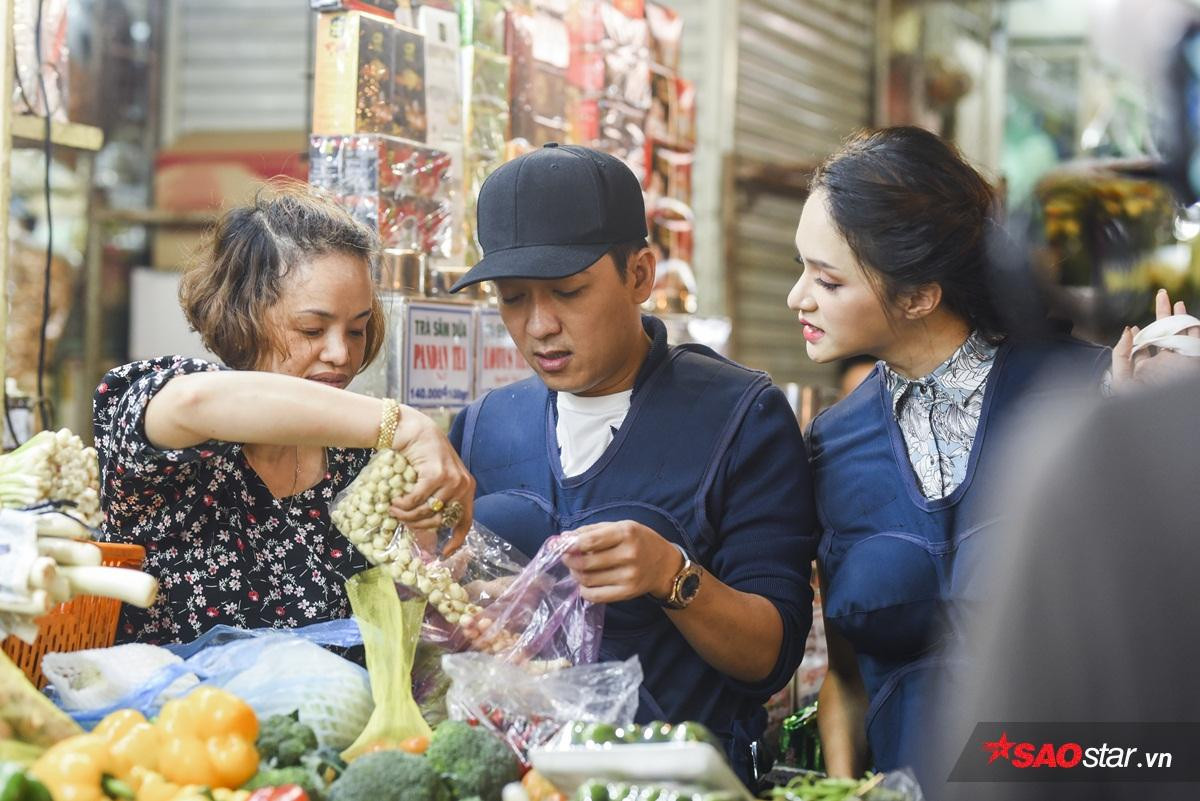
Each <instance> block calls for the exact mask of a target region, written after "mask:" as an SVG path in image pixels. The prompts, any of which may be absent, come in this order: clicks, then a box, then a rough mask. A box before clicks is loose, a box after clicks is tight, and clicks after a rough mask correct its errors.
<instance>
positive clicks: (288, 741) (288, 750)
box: [255, 710, 317, 768]
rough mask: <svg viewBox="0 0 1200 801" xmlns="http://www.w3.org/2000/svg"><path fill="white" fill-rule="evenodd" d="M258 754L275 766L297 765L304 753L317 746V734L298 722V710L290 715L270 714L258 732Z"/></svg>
mask: <svg viewBox="0 0 1200 801" xmlns="http://www.w3.org/2000/svg"><path fill="white" fill-rule="evenodd" d="M255 745H256V746H257V747H258V754H259V756H260V757H262V760H263V761H264V762H266V763H267V764H269V765H272V766H274V767H277V768H287V767H292V766H293V765H299V764H300V761H301V759H302V758H303V757H304V755H305V754H307V753H309V752H310V751H313V750H315V749H316V747H317V735H316V732H314V731H313V730H312V728H311V727H310V726H306V725H304V724H303V723H301V722H300V711H299V710H297V711H295V712H293V713H292V714H290V715H272V716H271V717H269V718H267V719H266V722H264V723H263V725H262V728H261V729H260V730H259V733H258V742H256V743H255Z"/></svg>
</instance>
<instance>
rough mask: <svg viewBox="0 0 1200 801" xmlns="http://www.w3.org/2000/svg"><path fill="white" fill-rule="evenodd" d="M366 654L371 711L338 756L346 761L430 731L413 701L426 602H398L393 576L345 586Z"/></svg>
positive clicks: (376, 575)
mask: <svg viewBox="0 0 1200 801" xmlns="http://www.w3.org/2000/svg"><path fill="white" fill-rule="evenodd" d="M346 594H347V595H348V596H349V598H350V606H351V608H352V609H353V610H354V616H355V617H356V618H357V620H358V625H359V629H360V630H361V631H362V635H363V646H364V647H365V648H366V652H367V672H368V674H369V675H370V676H371V691H372V694H373V695H374V697H375V711H374V712H373V713H372V714H371V719H370V720H368V721H367V725H366V726H365V727H364V728H363V730H362V732H361V733H360V734H359V736H358V739H356V740H355V741H354V743H353V744H352V745H351V746H350V747H349V748H347V749H346V750H345V751H344V752H342V758H343V759H345V760H347V761H349V760H352V759H354V758H355V757H357V756H360V755H362V754H363V753H365V752H367V751H368V750H369V749H370V748H371V747H373V746H375V745H377V744H380V743H385V744H391V745H398V744H399V743H400V742H402V741H404V740H407V739H409V738H412V737H429V736H430V735H431V734H432V733H433V732H432V730H431V729H430V728H429V724H428V723H426V722H425V720H424V718H422V717H421V710H420V708H419V707H418V706H417V702H416V700H414V698H413V692H412V686H413V682H412V666H413V658H414V657H415V655H416V651H417V640H418V638H419V637H420V633H421V620H422V618H424V616H425V600H424V599H422V598H417V599H413V600H409V601H404V602H401V601H400V596H399V595H398V594H397V593H396V586H395V585H394V584H393V583H392V580H391V577H390V576H388V575H387V573H385V572H384V571H382V570H379V569H374V570H368V571H365V572H363V573H359V574H358V575H357V576H355V577H354V578H352V579H350V581H348V582H346Z"/></svg>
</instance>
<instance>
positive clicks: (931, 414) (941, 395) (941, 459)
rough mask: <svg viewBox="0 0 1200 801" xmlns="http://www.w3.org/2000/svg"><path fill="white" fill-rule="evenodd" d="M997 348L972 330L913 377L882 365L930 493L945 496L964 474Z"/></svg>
mask: <svg viewBox="0 0 1200 801" xmlns="http://www.w3.org/2000/svg"><path fill="white" fill-rule="evenodd" d="M996 350H997V346H996V345H994V344H992V343H991V342H989V341H988V340H987V339H986V338H984V337H983V336H982V335H981V334H979V333H978V332H973V333H972V334H971V335H970V336H969V337H967V341H966V342H964V343H963V344H962V345H961V346H960V347H959V348H958V350H956V351H955V352H954V353H953V355H951V356H950V358H949V359H947V360H946V361H944V362H942V364H941V365H939V366H938V368H937V369H935V370H934V371H933V372H932V373H930V374H929V375H927V376H924V377H922V378H915V379H912V380H909V379H907V378H904V377H903V376H902V375H900V374H899V373H896V372H894V371H893V370H892V369H891V368H889V367H886V366H885V368H884V375H885V376H886V378H887V388H888V392H889V394H890V395H891V398H892V411H893V412H894V413H895V415H896V421H897V422H898V423H899V425H900V431H901V433H903V434H904V444H905V447H906V448H907V450H908V460H909V462H910V463H911V464H912V468H913V472H914V473H915V474H916V476H917V483H918V484H920V485H921V492H922V493H923V494H924V495H925V497H926V498H934V499H936V498H945V497H946V496H947V495H949V494H950V493H952V492H954V490H955V489H957V488H958V485H959V484H961V483H962V482H963V479H964V478H966V475H967V464H968V462H969V461H970V458H971V446H972V445H973V444H974V443H975V432H976V430H977V429H978V428H979V416H980V414H981V412H982V410H983V394H984V389H985V388H986V386H987V377H988V374H989V373H991V371H992V365H993V364H994V363H995V361H996Z"/></svg>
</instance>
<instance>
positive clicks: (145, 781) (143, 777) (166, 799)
mask: <svg viewBox="0 0 1200 801" xmlns="http://www.w3.org/2000/svg"><path fill="white" fill-rule="evenodd" d="M129 786H130V787H132V788H133V792H134V795H135V796H136V798H137V801H174V800H175V799H176V798H177V797H178V796H179V795H181V794H182V792H183V788H182V787H180V786H179V785H178V784H175V783H174V782H169V781H167V780H166V779H164V778H163V777H162V776H160V775H159V774H157V773H155V772H154V771H152V770H147V769H146V768H143V767H140V766H134V768H133V769H132V770H131V771H130V774H129Z"/></svg>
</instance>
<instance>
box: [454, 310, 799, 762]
mask: <svg viewBox="0 0 1200 801" xmlns="http://www.w3.org/2000/svg"><path fill="white" fill-rule="evenodd" d="M643 325H644V326H645V328H646V331H647V333H648V334H650V336H651V337H652V339H653V345H652V347H651V350H650V354H649V356H648V357H647V359H646V362H645V364H644V365H643V366H642V368H641V370H640V372H639V374H638V376H637V379H636V382H635V384H634V389H633V395H632V399H631V405H630V409H629V414H628V415H627V417H626V418H625V421H624V423H623V424H622V425H621V427H620V429H619V430H618V431H617V432H616V435H615V437H614V439H613V441H612V443H611V444H610V445H609V447H608V449H607V450H606V451H605V452H604V454H603V455H602V456H601V457H600V459H599V461H598V462H597V463H596V464H595V465H594V466H593V467H591V468H590V469H589V470H587V471H586V472H585V473H583V474H582V475H579V476H574V477H571V478H565V477H564V476H563V473H562V466H561V463H560V460H559V454H558V445H557V438H556V434H555V425H556V419H555V403H554V393H552V392H550V391H549V390H548V389H547V388H546V386H545V384H544V383H542V381H541V380H540V379H539V378H537V377H536V376H535V377H533V378H529V379H526V380H524V381H521V382H519V383H516V384H513V385H510V386H508V387H504V388H501V389H497V390H493V391H492V392H489V393H488V394H487V395H485V396H483V397H482V398H480V399H479V400H478V401H476V402H475V403H474V404H473V405H472V406H471V407H469V408H468V409H467V410H466V411H465V412H464V413H463V414H460V415H459V417H458V419H457V420H456V421H455V424H454V427H453V430H452V431H451V441H452V442H453V443H454V445H455V447H456V448H457V449H458V451H459V453H460V455H461V456H462V459H463V461H464V463H465V464H466V466H467V468H468V469H469V470H470V471H471V473H472V474H473V475H474V476H475V479H476V481H477V482H478V489H477V500H476V505H475V516H476V519H477V520H479V521H480V522H481V523H482V524H483V525H485V526H487V527H488V528H490V529H491V530H492V531H494V532H496V533H497V534H499V535H500V536H501V537H503V538H505V539H506V540H508V541H509V542H511V543H513V544H514V545H516V546H517V547H518V548H520V549H521V550H522V551H524V552H525V553H527V554H532V553H534V552H536V551H537V549H538V547H539V546H540V545H541V543H542V542H543V541H544V540H545V539H546V538H547V537H549V536H551V535H554V534H557V533H559V532H562V531H567V530H571V529H574V528H577V527H579V526H582V525H586V524H588V523H596V522H611V521H618V520H634V521H637V522H639V523H642V524H644V525H646V526H649V527H650V528H652V529H654V530H655V531H656V532H658V533H659V534H660V535H662V536H663V537H665V538H666V539H668V540H670V541H672V542H675V543H678V544H680V545H682V546H683V547H684V548H685V549H686V550H687V551H688V553H689V554H690V555H691V556H692V558H693V559H694V560H696V561H697V562H698V563H699V564H701V565H703V566H704V568H705V569H706V570H707V571H708V572H710V573H711V574H712V575H715V576H716V577H718V578H719V579H720V580H721V581H723V582H724V583H725V584H728V585H729V586H731V587H734V588H735V589H738V590H742V591H744V592H749V593H754V594H757V595H761V596H764V597H765V598H767V599H768V600H770V601H771V602H772V603H773V604H774V605H775V607H776V608H777V609H778V610H779V614H780V616H781V618H782V620H783V631H784V636H783V647H782V650H781V652H780V654H779V658H778V659H777V661H776V665H775V668H774V669H773V670H772V671H771V675H770V676H768V677H767V678H766V679H765V680H763V681H761V682H757V683H755V684H746V683H744V682H739V681H735V680H734V679H732V678H729V677H728V676H725V675H722V674H721V673H719V672H717V671H716V670H715V669H714V668H712V667H711V666H710V665H708V664H707V663H706V662H705V661H704V660H703V659H701V657H700V656H699V654H697V653H696V651H695V650H693V649H692V647H691V646H690V645H689V644H688V643H687V641H686V640H685V639H684V638H683V636H682V635H681V634H680V633H679V631H678V630H677V629H676V628H675V626H674V625H673V624H672V623H671V622H670V620H669V619H668V618H667V616H666V615H665V614H664V612H663V610H662V608H661V607H659V606H658V605H657V604H656V603H655V602H654V601H653V600H651V599H649V598H639V599H634V600H630V601H624V602H621V603H616V604H610V605H609V606H608V607H607V609H606V611H605V624H604V636H603V640H602V643H601V654H602V658H603V659H624V658H627V657H629V656H631V655H633V654H637V656H638V657H639V659H640V660H641V663H642V669H643V671H644V674H645V680H644V682H643V685H642V688H641V692H640V705H639V708H638V715H637V717H638V720H639V721H640V722H648V721H650V720H654V719H662V720H668V721H674V722H678V721H682V720H696V721H700V722H703V723H705V724H706V725H708V726H709V728H711V729H712V730H713V731H714V733H715V734H717V736H719V737H721V738H722V739H723V741H724V742H726V744H727V747H728V748H729V750H730V756H731V758H732V759H733V762H734V766H735V768H736V769H738V770H739V771H740V772H741V773H742V775H743V776H746V775H748V760H747V758H746V751H748V745H749V742H750V741H752V740H754V739H757V737H758V736H760V735H761V733H762V729H763V726H764V723H765V716H764V714H763V710H762V704H763V702H764V701H765V700H766V699H767V698H768V697H769V696H770V695H771V694H772V693H774V692H776V691H777V690H779V689H780V688H782V687H784V686H785V685H786V684H787V682H788V680H789V679H790V678H791V676H792V674H793V673H794V671H795V670H796V667H797V666H798V665H799V663H800V660H801V658H802V657H803V655H804V643H805V639H806V637H807V635H808V630H809V626H810V624H811V622H812V621H811V615H812V607H811V603H812V592H811V589H810V584H809V581H810V563H811V561H812V559H813V558H814V556H815V547H816V540H815V537H814V536H813V531H814V525H815V513H814V508H813V499H812V486H811V481H810V478H809V467H808V462H807V454H806V451H805V447H804V441H803V437H802V435H801V432H800V430H799V428H798V426H797V424H796V420H795V417H794V416H793V415H792V412H791V409H790V408H789V406H788V404H787V401H786V399H785V397H784V395H783V393H782V392H781V391H780V390H779V389H778V388H777V387H775V386H774V385H772V384H771V383H770V381H769V379H768V378H767V377H766V375H764V374H763V373H759V372H755V371H751V370H748V369H746V368H744V367H742V366H740V365H737V364H735V363H733V362H731V361H728V360H726V359H723V358H722V357H720V356H718V355H717V354H716V353H714V352H713V351H711V350H709V349H708V348H704V347H700V346H693V345H685V346H680V347H668V346H667V342H666V330H665V328H664V326H663V325H662V323H661V322H659V321H658V320H655V319H653V318H644V320H643ZM701 592H703V585H701Z"/></svg>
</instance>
